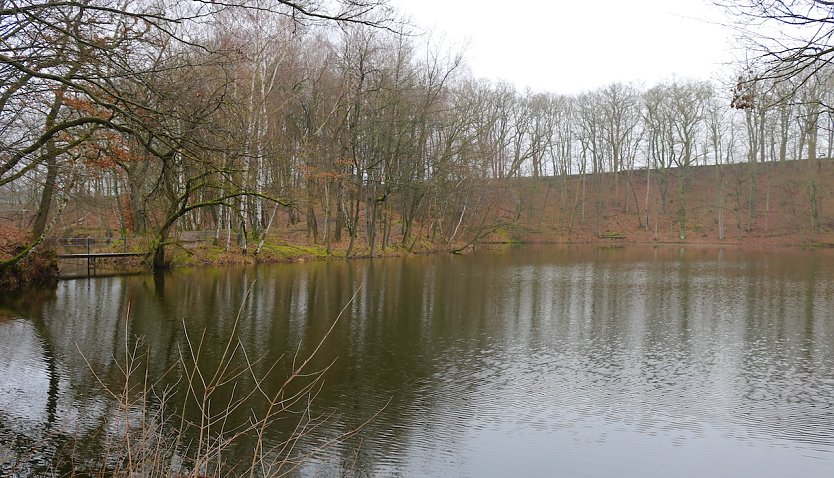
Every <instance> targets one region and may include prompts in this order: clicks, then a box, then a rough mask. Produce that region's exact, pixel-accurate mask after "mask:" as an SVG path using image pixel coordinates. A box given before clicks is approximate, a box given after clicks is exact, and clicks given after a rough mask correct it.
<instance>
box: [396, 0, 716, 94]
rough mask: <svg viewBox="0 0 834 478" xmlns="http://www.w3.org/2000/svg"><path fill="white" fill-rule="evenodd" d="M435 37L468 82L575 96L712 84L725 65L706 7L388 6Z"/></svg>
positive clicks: (468, 1) (689, 2)
mask: <svg viewBox="0 0 834 478" xmlns="http://www.w3.org/2000/svg"><path fill="white" fill-rule="evenodd" d="M391 3H392V5H393V6H395V7H396V8H397V9H398V10H399V11H400V12H402V13H403V14H405V15H406V16H410V17H411V18H412V19H413V21H414V22H415V23H416V24H417V25H419V26H420V27H421V28H423V29H426V30H428V31H432V32H433V36H437V35H443V36H445V40H446V43H451V44H456V45H465V46H466V48H465V51H466V58H467V63H468V64H469V65H470V67H471V69H472V73H473V75H474V76H475V77H483V78H490V79H494V80H497V79H504V80H507V81H510V82H512V83H514V84H515V85H516V87H517V88H518V89H520V90H523V89H525V88H527V87H529V88H531V89H533V90H536V91H551V92H554V93H564V94H571V93H578V92H582V91H586V90H591V89H594V88H597V87H599V86H603V85H606V84H608V83H611V82H616V81H621V82H641V81H642V82H644V83H646V85H649V86H650V85H652V84H655V83H657V82H659V81H661V80H663V79H669V78H673V77H679V78H696V79H710V78H712V77H715V76H716V73H717V72H719V71H721V70H723V69H724V68H722V66H723V65H724V64H726V63H728V62H729V61H730V59H731V54H730V48H729V45H730V39H731V37H732V35H731V33H730V31H729V30H728V29H726V28H725V27H722V26H719V25H718V24H717V23H716V20H717V21H718V22H720V21H722V20H723V19H724V16H723V12H722V11H721V10H719V9H717V8H716V7H714V6H712V5H711V4H709V2H708V0H584V1H583V0H562V1H559V0H552V1H542V0H539V1H536V0H510V1H489V0H392V2H391Z"/></svg>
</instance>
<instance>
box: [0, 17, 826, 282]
mask: <svg viewBox="0 0 834 478" xmlns="http://www.w3.org/2000/svg"><path fill="white" fill-rule="evenodd" d="M327 5H329V6H327ZM397 18H398V17H397V13H396V12H394V11H392V10H390V9H389V8H387V6H386V5H385V4H384V2H383V3H378V2H357V1H343V2H333V3H332V5H330V4H326V6H325V7H322V6H321V5H319V6H316V4H314V3H313V2H297V3H293V2H286V1H279V0H261V1H258V0H251V1H246V2H210V1H199V0H195V1H188V2H182V1H178V2H174V1H171V2H166V1H162V0H158V1H151V0H148V1H146V0H121V1H118V2H113V1H111V0H77V1H75V0H74V1H60V2H58V1H54V0H52V1H36V0H20V1H14V2H11V1H0V192H1V193H0V222H2V224H3V227H4V231H5V232H4V234H5V236H6V239H5V240H6V241H7V242H8V241H14V245H13V246H14V247H10V246H8V244H7V249H8V251H7V252H8V254H7V257H5V258H2V259H3V261H4V262H3V263H2V266H0V267H10V266H11V265H12V264H15V263H17V262H18V261H19V260H21V259H23V258H24V257H26V256H27V255H29V254H30V253H31V251H32V250H36V249H37V248H38V247H44V244H45V243H44V241H45V240H47V239H48V238H50V237H56V236H60V235H63V234H66V231H67V230H68V229H70V228H72V227H74V226H77V218H78V217H80V216H82V215H85V214H86V216H89V215H90V214H92V215H93V217H96V218H98V217H101V218H102V220H101V221H100V222H99V223H98V224H100V225H101V227H102V232H101V233H102V234H104V233H107V234H111V235H115V236H119V237H143V238H147V241H148V242H147V244H148V246H147V247H148V248H149V249H150V251H151V254H150V255H149V259H148V260H149V262H150V263H151V264H152V265H153V266H154V267H157V268H161V267H165V266H166V265H167V264H168V263H169V257H168V256H166V247H165V246H166V245H167V244H170V243H171V241H172V240H173V239H172V238H173V237H175V234H177V233H180V232H181V231H203V232H206V231H211V232H210V233H209V234H210V235H211V237H212V240H213V242H214V243H215V244H217V245H220V246H223V247H225V248H226V249H236V250H241V251H242V252H243V253H244V254H246V253H249V254H256V253H257V252H258V251H259V249H260V247H261V246H262V245H263V243H264V239H265V238H266V237H267V236H268V235H269V234H276V232H275V231H276V228H277V223H279V222H281V223H282V224H285V223H289V224H298V225H299V227H302V228H304V229H305V230H306V235H307V237H308V240H309V241H311V242H315V243H318V244H322V245H323V247H326V249H327V251H328V253H329V252H330V251H331V250H332V248H333V247H334V245H335V244H339V245H341V247H343V249H344V252H345V254H346V255H347V256H352V255H356V254H357V251H358V250H359V249H361V250H362V251H363V253H364V254H368V255H370V256H374V255H377V254H379V253H380V251H381V250H382V249H386V248H389V247H402V248H410V247H412V248H413V247H414V244H415V243H416V242H418V241H419V242H427V243H431V244H433V245H435V246H436V247H438V248H442V249H447V250H457V249H460V248H461V247H464V246H466V245H468V244H471V243H473V242H475V241H477V240H480V239H483V238H485V237H487V235H488V234H490V233H493V232H495V231H496V230H498V229H500V228H504V229H506V228H508V227H512V226H513V222H514V221H515V220H517V219H518V216H519V215H518V214H515V216H514V215H513V214H507V213H506V211H507V210H510V209H513V207H511V206H508V201H509V200H510V199H508V198H507V197H506V195H505V194H504V193H505V190H506V185H507V184H508V183H512V182H514V181H515V182H519V181H533V180H547V181H550V183H549V184H551V186H552V187H553V188H555V191H556V192H555V193H554V194H556V193H558V195H559V196H558V197H560V198H561V199H560V201H559V202H553V203H550V205H549V207H555V208H559V215H558V218H559V219H558V220H559V221H561V222H563V223H566V224H567V223H570V224H571V225H572V224H574V223H576V224H579V223H583V224H584V223H586V222H588V223H593V222H594V221H596V224H598V226H596V232H597V234H598V235H601V234H604V232H605V231H603V230H602V229H603V227H602V226H599V224H601V222H600V218H603V217H604V216H605V215H606V214H608V212H607V211H608V210H609V208H611V207H616V208H618V209H621V210H623V211H628V213H629V214H630V215H631V216H633V218H634V222H635V227H639V228H643V229H645V230H647V231H649V230H651V229H652V228H655V230H656V227H657V226H656V224H657V223H660V222H663V221H665V222H666V223H669V222H671V223H674V224H675V227H676V231H677V233H678V239H679V240H682V241H683V240H687V238H688V236H687V234H688V233H690V231H691V230H692V226H691V224H690V222H689V217H688V211H689V209H688V208H687V201H688V199H689V198H690V197H691V195H692V194H693V191H692V184H693V181H692V174H693V171H695V170H696V169H697V167H698V166H706V165H712V166H715V167H716V172H715V173H714V176H713V177H714V183H713V184H712V189H711V194H712V195H714V197H713V198H712V199H713V200H714V206H715V207H713V208H711V209H710V214H713V215H714V216H715V222H716V224H718V226H719V227H718V234H717V236H718V237H716V239H718V240H721V239H723V238H724V235H725V231H724V223H725V222H726V221H728V219H727V218H726V217H725V215H726V212H725V211H726V210H727V208H729V207H730V206H726V207H725V196H727V197H728V199H726V203H727V204H729V203H730V202H732V204H734V205H735V206H734V214H735V216H736V219H734V220H735V221H736V222H737V223H738V224H739V226H738V232H739V234H742V232H743V231H742V227H741V225H740V224H741V221H740V220H738V219H737V217H738V216H739V214H740V212H739V211H740V210H743V211H745V214H747V216H748V220H747V223H750V222H755V218H756V217H758V215H759V211H760V210H764V208H766V207H768V208H769V207H770V206H769V205H766V204H767V201H768V200H769V198H768V194H769V190H765V189H763V188H762V187H761V185H762V184H763V183H762V181H760V179H759V178H760V176H762V175H764V174H765V173H766V172H767V171H770V169H768V168H769V167H770V166H769V165H767V164H765V163H783V164H784V163H786V162H789V161H793V162H796V163H797V164H798V161H797V160H802V161H806V162H807V164H808V165H809V166H808V167H800V168H794V169H795V170H796V171H798V172H797V173H796V174H794V175H793V176H792V178H793V180H794V181H800V182H799V183H797V185H796V187H795V189H794V190H792V191H793V194H792V196H793V197H792V200H794V201H795V202H796V203H797V204H801V205H802V207H801V208H799V209H795V211H800V212H798V213H797V214H799V215H801V216H802V220H801V221H800V222H799V224H801V226H797V227H802V228H803V230H805V231H808V232H816V231H819V230H821V229H823V228H825V227H826V226H825V221H824V220H823V219H822V217H821V203H822V198H823V196H824V195H825V194H827V192H825V191H821V190H822V189H823V187H822V185H821V184H820V183H819V181H820V179H819V177H818V174H817V170H818V169H819V163H820V161H821V160H823V159H826V158H831V157H832V156H834V151H832V148H834V122H833V121H832V115H831V109H830V108H829V107H828V106H827V105H829V104H831V103H832V101H834V89H833V88H832V86H834V84H833V83H832V82H834V79H832V77H831V72H830V69H829V68H828V67H827V66H824V65H823V66H822V67H820V68H815V69H814V70H813V71H812V72H811V74H809V75H806V76H802V75H796V76H782V77H775V76H773V75H768V74H765V71H764V70H758V69H757V68H758V67H757V66H756V65H754V64H750V65H740V66H739V67H738V69H737V71H736V72H734V73H733V72H731V73H729V74H728V77H732V78H733V80H732V81H727V82H723V83H719V82H703V81H695V80H687V79H675V80H669V81H667V82H664V83H662V84H657V85H635V84H611V85H608V86H606V87H604V88H600V89H596V90H593V91H588V92H586V93H583V94H579V95H568V96H566V95H560V94H558V93H551V92H533V91H518V90H516V89H515V88H514V87H513V86H512V85H510V84H508V83H502V82H495V81H487V80H483V79H478V78H473V77H472V75H471V74H470V73H469V72H468V69H467V67H466V64H465V61H464V60H463V58H464V57H463V55H462V53H459V52H457V51H454V50H452V49H449V48H447V47H446V46H444V45H442V44H438V43H437V42H434V41H433V40H432V37H431V36H430V35H423V34H418V33H417V30H416V29H415V28H414V27H412V26H410V25H408V24H406V23H403V22H400V21H398V20H397ZM542 61H556V60H555V59H552V58H544V57H543V58H542ZM768 71H769V70H768ZM565 74H570V68H569V67H567V66H566V68H565ZM722 168H726V170H727V171H733V174H732V175H725V174H723V173H722V171H724V170H725V169H722ZM739 171H741V173H739ZM767 174H769V173H767ZM739 177H741V178H742V179H738V178H739ZM762 177H763V176H762ZM768 177H769V176H768ZM528 178H532V179H528ZM732 178H736V179H732ZM797 178H799V179H797ZM742 180H743V181H744V182H743V184H744V185H745V188H746V189H745V191H744V195H743V197H740V196H739V193H738V190H739V188H738V187H736V188H735V190H734V191H735V196H733V198H732V201H731V200H730V199H729V194H730V191H731V187H730V186H731V182H732V181H736V182H737V185H736V186H738V184H741V181H742ZM768 181H769V180H768ZM725 185H726V187H725ZM768 186H769V183H768ZM519 191H522V193H520V194H516V195H514V197H513V199H512V200H513V201H516V202H517V203H518V204H523V203H524V202H525V197H524V193H523V191H524V190H523V189H519ZM548 191H550V189H548ZM595 191H596V194H595ZM600 191H604V192H605V194H601V193H599V192H600ZM609 192H610V194H609ZM545 203H546V201H545ZM70 212H72V213H70ZM554 217H557V216H554ZM15 229H17V230H19V231H18V232H14V230H15ZM111 229H112V230H111ZM747 229H748V230H750V227H749V225H748V228H747ZM20 231H22V233H20Z"/></svg>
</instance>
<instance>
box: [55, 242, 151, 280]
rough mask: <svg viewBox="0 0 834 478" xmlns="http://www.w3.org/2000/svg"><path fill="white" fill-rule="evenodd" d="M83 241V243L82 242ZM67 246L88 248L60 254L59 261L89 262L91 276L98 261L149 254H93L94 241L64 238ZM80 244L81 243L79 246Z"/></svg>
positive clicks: (88, 271) (88, 272)
mask: <svg viewBox="0 0 834 478" xmlns="http://www.w3.org/2000/svg"><path fill="white" fill-rule="evenodd" d="M81 241H83V242H81ZM60 242H62V243H63V244H64V245H67V246H73V245H75V246H79V245H80V246H82V247H83V246H86V247H87V252H77V253H67V254H58V258H59V259H82V260H86V261H87V275H88V276H90V275H92V274H93V273H95V271H96V261H97V260H99V259H114V258H119V257H144V256H146V255H147V254H148V253H147V252H92V251H91V246H92V245H93V243H95V240H94V239H89V238H62V239H61V241H60ZM79 242H81V243H80V244H79Z"/></svg>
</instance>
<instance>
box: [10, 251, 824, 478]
mask: <svg viewBox="0 0 834 478" xmlns="http://www.w3.org/2000/svg"><path fill="white" fill-rule="evenodd" d="M253 283H254V285H253V286H252V284H253ZM250 286H252V290H251V292H250V294H249V295H248V296H246V291H247V289H248V288H249V287H250ZM360 286H361V288H360ZM357 289H359V291H358V293H356V297H355V299H354V300H353V301H352V302H351V301H350V299H351V297H352V296H353V295H354V292H355V291H356V290H357ZM244 297H246V299H245V304H244V307H243V309H242V315H241V320H240V323H239V325H238V329H237V336H238V337H239V338H240V343H241V345H242V346H243V347H244V348H245V350H246V352H247V355H248V356H250V357H263V359H262V360H261V361H260V362H257V363H256V364H255V365H254V366H253V367H252V368H253V369H254V371H255V372H256V373H266V372H267V370H268V369H269V366H268V364H270V363H272V361H273V360H275V359H278V358H279V357H280V356H281V355H282V354H285V359H284V360H283V361H281V362H279V365H278V367H277V368H276V370H275V371H274V372H272V373H271V374H269V375H268V376H269V377H270V378H269V379H268V380H267V381H265V382H264V383H263V384H262V386H263V388H264V389H270V390H274V389H275V388H276V387H277V386H278V384H279V382H280V381H282V380H283V379H284V378H285V373H286V371H287V368H288V367H289V363H290V361H291V359H292V358H293V357H296V358H297V362H298V360H300V359H302V358H303V357H306V356H307V355H308V354H309V353H310V351H311V350H313V349H314V347H315V345H316V344H317V343H318V341H319V340H320V339H321V338H322V337H323V336H324V335H325V334H326V333H327V330H328V329H329V328H330V327H331V325H332V324H333V322H334V320H335V318H336V317H337V316H338V315H339V311H340V310H341V309H342V308H343V307H345V306H346V305H347V308H346V310H345V312H344V314H343V315H342V316H341V318H339V320H338V322H336V325H335V327H334V329H333V331H332V333H331V334H330V335H329V336H328V337H327V339H326V341H325V342H324V346H323V347H322V348H321V349H320V350H319V352H318V353H317V354H316V356H315V358H314V360H313V363H312V364H311V370H313V369H321V368H323V367H326V366H328V364H331V363H332V365H330V368H329V369H328V370H327V372H326V373H325V374H324V381H323V383H322V385H321V388H320V390H319V391H318V393H317V396H316V397H315V399H314V400H313V401H312V405H310V407H309V411H310V413H311V414H312V416H316V417H318V416H321V415H322V414H323V415H324V416H325V417H326V419H325V420H323V421H322V422H321V423H320V424H319V425H318V426H317V427H315V428H313V429H311V430H310V431H308V432H307V433H306V434H305V436H304V437H303V438H302V439H301V440H300V441H299V443H298V445H297V448H296V451H297V452H305V451H308V450H312V449H314V448H316V447H320V446H321V444H322V443H324V442H326V441H328V440H332V439H334V438H336V437H338V436H340V435H341V434H343V433H346V432H348V431H350V430H354V429H356V428H357V427H360V426H361V425H362V424H363V423H364V422H365V421H367V420H368V419H370V418H371V417H374V416H375V415H376V414H377V413H378V415H376V416H375V418H373V420H371V421H370V422H369V423H368V424H367V425H365V426H364V427H363V428H361V430H359V432H358V433H357V434H356V435H354V436H352V437H350V438H348V439H346V440H344V441H342V442H339V443H337V444H335V445H333V446H330V447H328V448H326V449H325V450H323V451H321V452H319V453H316V454H314V455H313V456H312V457H311V458H309V459H308V460H306V461H305V463H304V464H303V465H302V466H301V467H300V468H298V470H297V471H296V473H297V474H300V475H303V476H340V475H343V476H473V477H491V476H494V477H500V476H577V477H578V476H588V477H608V476H618V477H641V478H643V477H655V476H656V477H668V476H678V477H701V476H711V477H719V476H726V477H739V476H756V477H783V476H803V477H830V476H834V254H831V253H829V252H828V251H817V252H804V251H787V250H779V251H767V252H751V251H743V250H735V249H723V250H722V249H717V248H714V249H693V248H687V249H685V250H684V249H678V248H659V249H652V248H626V249H590V248H555V247H553V248H521V249H517V250H510V251H505V252H503V253H498V254H496V253H490V254H479V255H476V256H471V257H445V256H443V257H426V258H409V259H402V260H400V259H393V260H389V259H386V260H380V261H355V262H341V261H337V262H331V263H325V262H322V263H310V264H294V265H274V266H260V267H250V268H225V269H194V270H184V271H176V272H175V273H172V274H170V275H166V276H164V277H158V278H156V279H155V278H154V277H152V276H146V275H137V276H127V277H107V278H99V279H91V280H87V279H81V280H70V281H62V282H60V283H59V285H58V287H57V289H56V290H54V291H40V292H38V291H32V292H30V293H27V294H23V295H21V296H18V297H5V298H3V299H2V301H0V304H2V306H0V462H4V461H5V462H6V464H5V465H4V466H5V468H0V474H2V473H3V472H2V470H3V469H5V470H6V471H7V472H8V471H9V470H11V469H12V465H13V464H14V463H18V465H17V466H15V467H14V471H15V472H16V473H18V474H19V475H21V476H25V475H27V474H30V475H31V474H35V473H36V472H38V470H45V469H49V467H50V466H51V465H50V463H51V460H53V459H54V457H55V456H61V455H62V454H66V453H68V452H67V451H66V450H67V448H68V443H70V442H72V443H76V444H78V443H81V444H84V445H85V446H86V447H87V448H86V449H89V450H96V449H97V448H96V443H97V440H98V441H100V440H101V439H102V438H101V437H102V436H103V435H106V433H102V431H101V430H102V429H103V428H105V429H106V427H107V425H106V424H107V423H108V417H111V416H113V415H114V414H117V413H118V404H117V402H116V401H115V400H114V399H113V398H111V397H108V396H107V394H106V393H104V392H103V391H102V386H101V385H100V384H99V383H98V382H97V380H96V377H95V376H94V375H93V374H92V373H91V372H90V369H91V368H92V369H93V370H96V373H97V375H98V376H99V378H100V379H101V381H102V382H104V383H105V384H117V383H120V382H119V377H120V370H119V368H118V363H119V358H120V357H124V351H125V348H126V347H128V348H130V347H132V346H133V345H134V344H135V337H137V336H141V337H144V338H145V339H144V342H143V343H144V344H145V346H147V345H149V346H150V348H149V349H148V348H142V350H146V355H147V357H148V358H149V360H148V363H149V366H148V368H147V371H148V376H149V377H151V378H152V379H153V378H154V377H161V376H163V374H165V371H166V370H168V372H167V374H166V375H164V377H163V378H162V379H161V383H162V384H163V385H165V384H167V385H172V384H174V383H182V370H181V369H182V367H181V366H179V365H178V363H179V357H180V353H181V351H182V350H184V344H186V343H187V341H188V340H189V339H190V340H191V342H192V346H193V344H195V343H196V342H197V341H199V337H200V336H201V334H203V331H204V330H205V331H206V332H205V336H204V339H203V345H202V355H201V359H200V361H201V363H202V364H205V365H206V366H207V367H208V368H209V369H210V368H211V366H212V365H213V364H216V363H217V362H218V361H219V360H220V359H219V357H220V356H222V352H223V350H224V346H225V344H226V341H225V340H224V338H226V337H228V336H229V335H230V334H231V333H232V328H233V327H234V323H235V321H234V319H235V317H236V315H237V312H238V308H239V306H240V305H241V302H243V301H244ZM128 307H129V308H130V312H129V315H128V312H127V309H128ZM126 317H128V318H126ZM299 344H300V345H299ZM145 346H143V347H145ZM114 357H115V358H116V359H115V360H114ZM88 362H89V365H88ZM238 365H239V364H238ZM144 371H145V369H144V368H143V369H142V372H143V373H144ZM178 377H179V380H180V382H177V378H178ZM240 382H241V383H240V384H239V389H238V390H242V389H244V388H246V387H247V385H248V386H250V387H251V385H252V384H253V383H254V382H253V380H252V379H249V378H248V377H247V376H246V374H244V375H243V376H242V377H241V379H240ZM222 396H223V397H226V396H227V395H222ZM262 407H263V404H262V403H259V402H258V401H257V400H253V401H251V403H250V402H247V405H246V407H244V408H245V409H241V410H240V411H238V412H235V413H233V414H232V416H231V417H230V419H229V420H230V421H233V422H244V421H245V420H246V419H247V417H248V416H249V415H250V414H251V413H257V412H258V411H259V410H261V409H262ZM182 410H184V413H185V415H186V416H188V417H191V418H193V417H195V416H196V411H195V410H194V407H193V406H189V405H186V406H185V407H184V408H182ZM296 423H298V420H297V416H293V418H290V419H287V420H282V421H279V422H278V423H276V424H274V426H273V427H272V428H271V431H270V435H269V436H267V441H268V442H272V443H278V442H280V441H281V440H284V439H285V438H286V437H287V436H288V434H289V433H290V432H291V430H292V429H293V427H294V424H296ZM70 437H74V439H73V440H71V439H70ZM252 446H253V444H252V443H249V442H246V441H245V440H244V442H243V443H241V444H240V447H241V448H242V449H243V450H246V449H247V448H248V449H249V450H251V448H252ZM78 448H79V447H78V446H77V445H76V451H75V453H78V452H77V449H78Z"/></svg>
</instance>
